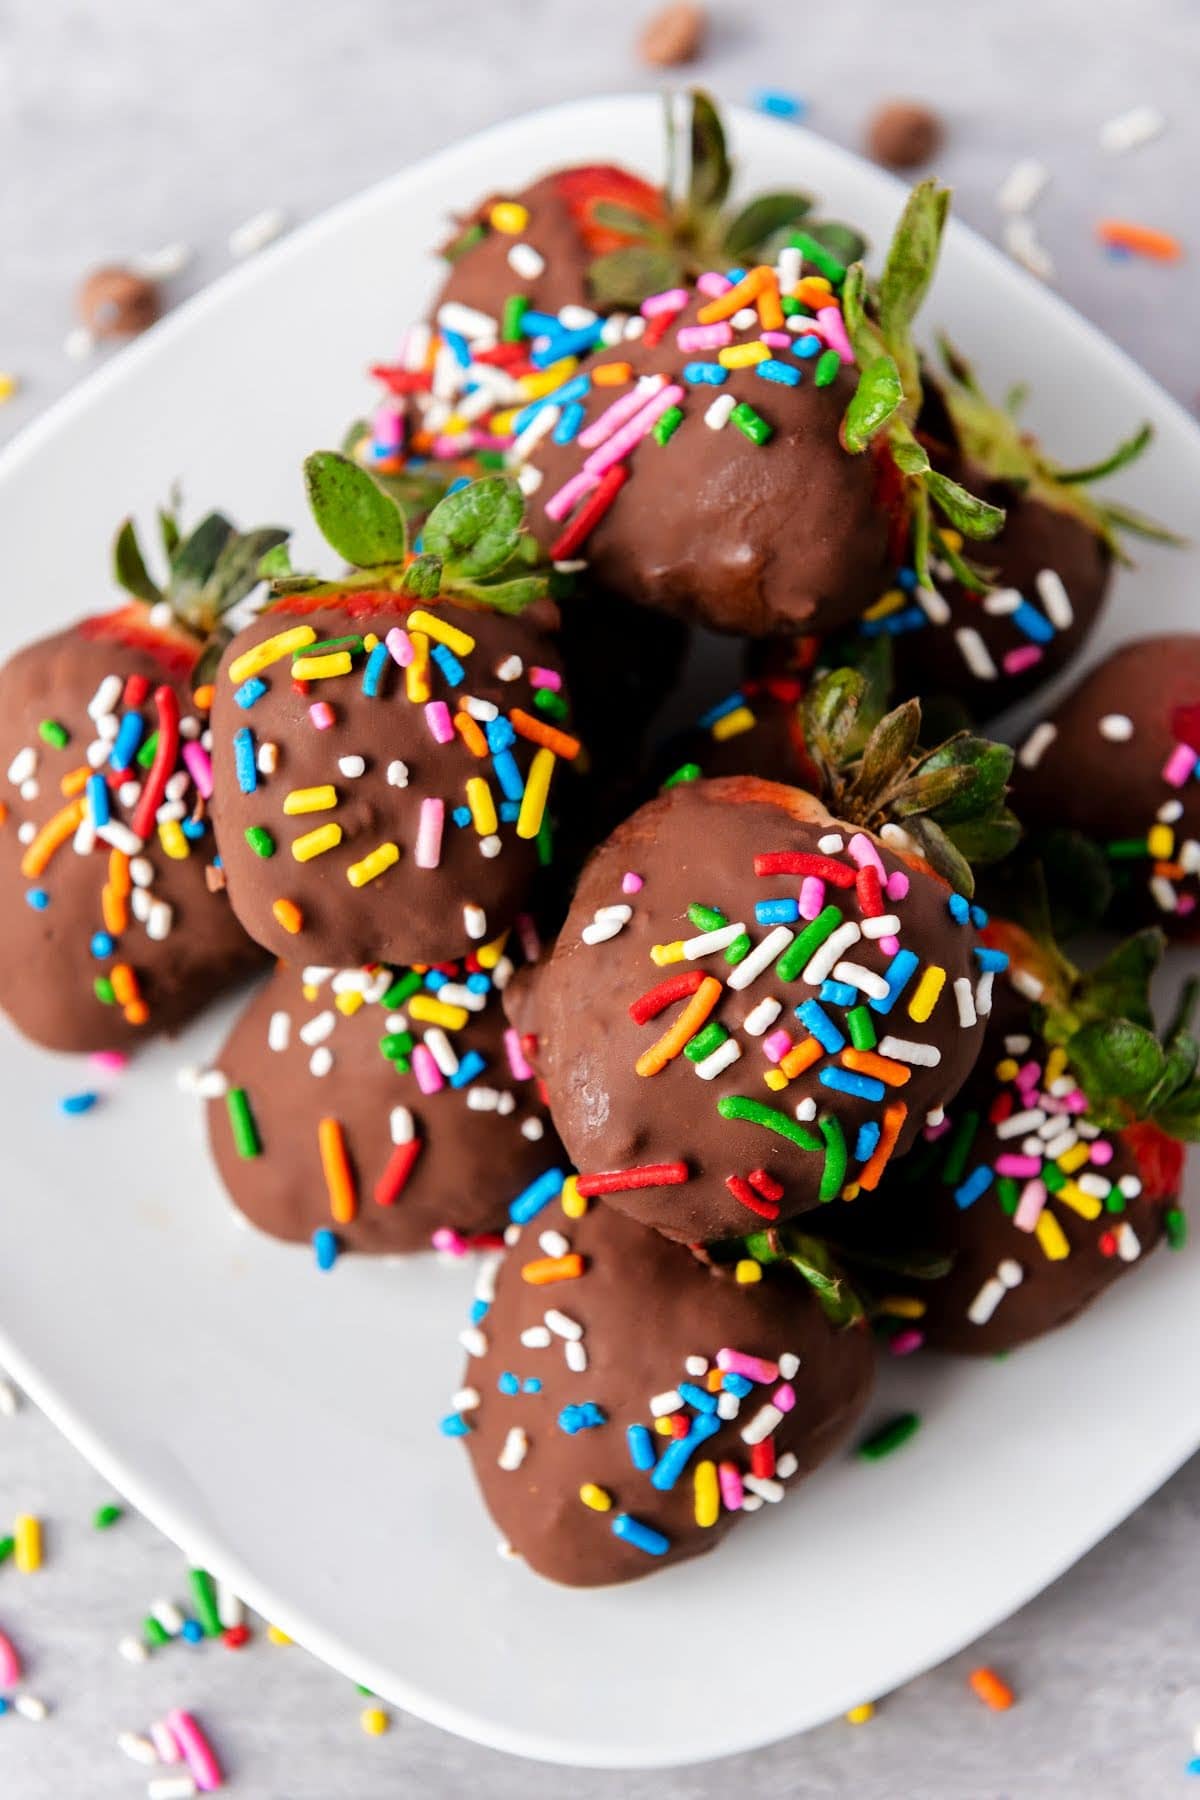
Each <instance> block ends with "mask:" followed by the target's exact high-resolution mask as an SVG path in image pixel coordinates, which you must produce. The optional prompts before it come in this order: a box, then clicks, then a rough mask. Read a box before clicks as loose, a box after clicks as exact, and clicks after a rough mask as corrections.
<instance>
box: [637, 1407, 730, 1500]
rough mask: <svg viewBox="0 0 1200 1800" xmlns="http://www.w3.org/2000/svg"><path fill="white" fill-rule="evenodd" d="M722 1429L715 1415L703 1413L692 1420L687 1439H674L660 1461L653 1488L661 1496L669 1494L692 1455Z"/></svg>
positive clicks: (652, 1484)
mask: <svg viewBox="0 0 1200 1800" xmlns="http://www.w3.org/2000/svg"><path fill="white" fill-rule="evenodd" d="M720 1429H721V1421H720V1419H718V1418H717V1416H716V1414H715V1412H714V1413H701V1414H700V1415H699V1417H698V1418H695V1419H693V1420H692V1428H691V1430H690V1431H689V1432H688V1434H687V1436H686V1437H685V1438H672V1440H671V1442H670V1443H669V1444H668V1445H667V1447H666V1449H665V1450H664V1451H663V1453H662V1455H661V1456H660V1457H659V1459H658V1463H657V1465H656V1467H655V1470H654V1473H653V1475H651V1477H650V1485H651V1487H654V1488H657V1489H658V1491H659V1493H660V1494H669V1493H670V1492H671V1489H672V1488H673V1487H674V1486H675V1483H676V1482H677V1481H678V1480H679V1477H680V1476H681V1475H682V1474H683V1471H684V1469H685V1468H686V1467H687V1465H688V1463H689V1462H690V1461H691V1459H692V1453H693V1452H694V1451H696V1450H698V1449H699V1448H700V1446H701V1444H703V1443H704V1442H705V1441H706V1439H708V1438H710V1437H715V1436H716V1434H717V1432H718V1431H720Z"/></svg>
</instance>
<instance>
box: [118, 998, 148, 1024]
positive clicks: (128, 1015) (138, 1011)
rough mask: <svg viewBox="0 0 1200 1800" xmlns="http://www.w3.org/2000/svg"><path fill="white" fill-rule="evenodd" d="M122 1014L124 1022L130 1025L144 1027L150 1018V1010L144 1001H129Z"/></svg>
mask: <svg viewBox="0 0 1200 1800" xmlns="http://www.w3.org/2000/svg"><path fill="white" fill-rule="evenodd" d="M124 1012H125V1019H126V1022H127V1023H128V1024H130V1025H144V1024H145V1023H146V1021H147V1019H148V1018H149V1017H150V1008H149V1007H148V1006H147V1005H146V1002H145V1001H144V1000H131V1001H130V1002H129V1004H128V1006H126V1007H125V1008H124Z"/></svg>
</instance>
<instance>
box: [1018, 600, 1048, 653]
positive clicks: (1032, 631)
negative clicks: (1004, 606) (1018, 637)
mask: <svg viewBox="0 0 1200 1800" xmlns="http://www.w3.org/2000/svg"><path fill="white" fill-rule="evenodd" d="M1008 616H1009V618H1010V619H1011V620H1012V622H1013V624H1014V625H1015V626H1016V628H1017V630H1018V631H1023V632H1024V633H1025V636H1026V637H1027V638H1032V639H1033V641H1034V643H1035V644H1048V643H1049V642H1050V639H1051V638H1052V637H1053V636H1054V635H1055V632H1054V627H1053V625H1052V624H1051V623H1050V621H1049V619H1048V618H1047V617H1046V616H1045V614H1044V613H1040V612H1039V611H1038V610H1037V608H1036V606H1030V604H1029V602H1028V600H1022V602H1021V604H1020V606H1018V607H1017V609H1016V611H1015V612H1010V613H1009V615H1008Z"/></svg>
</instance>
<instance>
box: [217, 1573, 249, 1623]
mask: <svg viewBox="0 0 1200 1800" xmlns="http://www.w3.org/2000/svg"><path fill="white" fill-rule="evenodd" d="M217 1617H218V1619H220V1621H221V1623H222V1625H223V1626H224V1627H225V1629H226V1631H232V1630H233V1629H234V1628H235V1627H236V1626H238V1625H241V1624H242V1623H243V1621H244V1620H245V1617H246V1609H245V1607H244V1606H243V1605H242V1603H241V1600H240V1599H239V1598H238V1596H237V1595H236V1594H235V1593H234V1591H233V1589H232V1588H231V1587H230V1585H229V1583H228V1582H227V1581H218V1583H217Z"/></svg>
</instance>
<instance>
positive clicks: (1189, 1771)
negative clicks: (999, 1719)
mask: <svg viewBox="0 0 1200 1800" xmlns="http://www.w3.org/2000/svg"><path fill="white" fill-rule="evenodd" d="M1122 254H1123V255H1125V254H1127V252H1122ZM1183 1772H1184V1774H1185V1775H1200V1756H1193V1758H1192V1760H1191V1762H1189V1763H1188V1764H1187V1765H1186V1767H1185V1768H1184V1771H1183Z"/></svg>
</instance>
